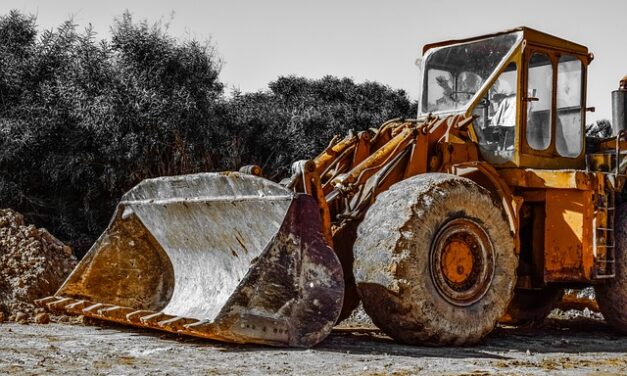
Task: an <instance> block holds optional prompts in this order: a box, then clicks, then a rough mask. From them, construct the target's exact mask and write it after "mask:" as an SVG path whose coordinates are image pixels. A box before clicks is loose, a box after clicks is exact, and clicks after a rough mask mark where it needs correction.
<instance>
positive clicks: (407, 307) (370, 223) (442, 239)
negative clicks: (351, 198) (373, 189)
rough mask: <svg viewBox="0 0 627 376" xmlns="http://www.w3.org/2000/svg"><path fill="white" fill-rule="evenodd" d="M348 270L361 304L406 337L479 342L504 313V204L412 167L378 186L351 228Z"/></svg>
mask: <svg viewBox="0 0 627 376" xmlns="http://www.w3.org/2000/svg"><path fill="white" fill-rule="evenodd" d="M354 254H355V265H354V270H355V278H356V281H357V287H358V291H359V294H360V296H361V299H362V301H363V305H364V309H365V310H366V312H367V313H368V315H370V317H371V318H372V320H373V322H374V323H375V324H376V325H377V326H378V327H379V328H381V329H382V330H383V331H384V332H385V333H387V334H388V335H389V336H391V337H392V338H394V339H396V340H398V341H401V342H404V343H409V344H429V345H463V344H470V343H475V342H477V341H479V340H480V339H481V338H483V337H484V336H485V335H487V334H488V333H489V332H490V331H491V330H492V329H493V328H494V326H495V324H496V322H497V320H498V319H499V318H500V317H501V316H503V314H504V313H505V310H506V308H507V306H508V304H509V302H510V300H511V298H512V294H513V290H514V286H515V284H516V268H517V264H518V259H517V256H516V254H515V252H514V240H513V237H512V234H511V232H510V227H509V224H508V223H507V221H506V219H505V216H504V214H503V210H502V208H501V207H500V205H499V204H497V203H496V202H495V201H494V200H493V199H492V197H491V195H490V193H489V192H488V191H487V190H485V189H484V188H482V187H480V186H479V185H477V184H476V183H474V182H473V181H471V180H469V179H465V178H461V177H458V176H454V175H448V174H424V175H419V176H416V177H413V178H410V179H407V180H404V181H401V182H399V183H397V184H395V185H393V186H392V187H391V188H390V189H389V190H388V191H386V192H383V193H381V194H380V195H379V196H378V197H377V200H376V202H375V203H374V204H373V205H372V207H371V208H370V209H369V210H368V212H367V213H366V216H365V218H364V220H363V222H362V223H361V225H360V226H359V229H358V233H357V240H356V242H355V246H354Z"/></svg>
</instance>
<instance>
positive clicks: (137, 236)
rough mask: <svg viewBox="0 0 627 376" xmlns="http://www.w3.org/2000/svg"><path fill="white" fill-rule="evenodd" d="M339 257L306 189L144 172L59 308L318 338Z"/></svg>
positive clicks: (330, 310) (160, 324) (220, 335)
mask: <svg viewBox="0 0 627 376" xmlns="http://www.w3.org/2000/svg"><path fill="white" fill-rule="evenodd" d="M343 292H344V281H343V277H342V268H341V265H340V263H339V261H338V259H337V257H336V256H335V254H334V252H333V250H332V249H331V248H330V247H329V246H328V245H327V244H326V242H325V241H324V238H323V236H322V234H321V221H320V212H319V207H318V205H317V204H316V202H315V200H314V199H313V198H312V197H310V196H308V195H304V194H295V193H293V192H291V191H289V190H287V189H285V188H283V187H282V186H280V185H278V184H275V183H273V182H270V181H268V180H265V179H263V178H260V177H255V176H252V175H247V174H239V173H205V174H197V175H186V176H177V177H165V178H157V179H150V180H145V181H143V182H142V183H140V184H139V185H137V186H136V187H135V188H133V189H132V190H131V191H129V192H128V193H126V194H125V195H124V197H123V198H122V201H121V202H120V204H119V205H118V208H117V210H116V212H115V215H114V218H113V220H112V221H111V223H110V225H109V227H108V228H107V230H106V231H105V232H104V234H102V235H101V236H100V238H99V239H98V241H97V242H96V243H95V244H94V246H93V247H92V248H91V249H90V251H89V252H88V254H87V255H86V256H85V258H84V259H83V260H82V261H81V262H80V264H79V265H78V266H77V267H76V269H75V270H74V272H73V273H72V274H71V275H70V277H69V278H68V279H67V281H66V282H65V283H64V285H63V286H62V287H61V288H60V289H59V291H58V292H57V293H56V294H55V296H53V297H49V298H45V299H42V300H41V301H40V302H39V303H40V304H41V305H42V306H44V307H47V308H49V309H51V310H61V311H65V312H67V313H70V314H76V315H85V316H89V317H93V318H98V319H102V320H108V321H115V322H119V323H123V324H128V325H134V326H140V327H151V328H155V329H160V330H165V331H169V332H176V333H180V334H188V335H193V336H198V337H204V338H210V339H216V340H222V341H227V342H236V343H259V344H268V345H279V346H280V345H289V346H304V347H307V346H313V345H315V344H316V343H318V342H320V341H321V340H322V339H324V338H325V337H326V336H327V335H328V333H329V332H330V331H331V328H332V327H333V325H334V323H335V321H336V319H337V317H338V315H339V312H340V309H341V307H342V298H343Z"/></svg>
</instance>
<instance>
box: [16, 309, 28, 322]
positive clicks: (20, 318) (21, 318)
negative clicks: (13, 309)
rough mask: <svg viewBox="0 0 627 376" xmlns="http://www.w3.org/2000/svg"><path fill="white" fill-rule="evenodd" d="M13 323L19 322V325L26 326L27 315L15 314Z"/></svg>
mask: <svg viewBox="0 0 627 376" xmlns="http://www.w3.org/2000/svg"><path fill="white" fill-rule="evenodd" d="M15 321H16V322H19V323H20V324H27V323H28V314H26V313H25V312H18V313H16V314H15Z"/></svg>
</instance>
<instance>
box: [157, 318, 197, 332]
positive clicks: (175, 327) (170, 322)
mask: <svg viewBox="0 0 627 376" xmlns="http://www.w3.org/2000/svg"><path fill="white" fill-rule="evenodd" d="M196 322H198V320H196V319H190V318H188V317H179V316H177V317H173V318H171V319H167V320H163V321H159V323H158V325H159V326H160V327H162V328H166V329H167V330H170V331H174V332H178V331H181V330H185V329H186V325H189V324H193V323H196Z"/></svg>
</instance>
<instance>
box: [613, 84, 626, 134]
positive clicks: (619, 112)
mask: <svg viewBox="0 0 627 376" xmlns="http://www.w3.org/2000/svg"><path fill="white" fill-rule="evenodd" d="M625 112H627V76H625V77H623V79H622V80H620V85H619V87H618V90H614V91H613V92H612V128H613V134H614V135H617V134H618V132H620V131H623V130H627V115H626V114H625Z"/></svg>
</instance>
